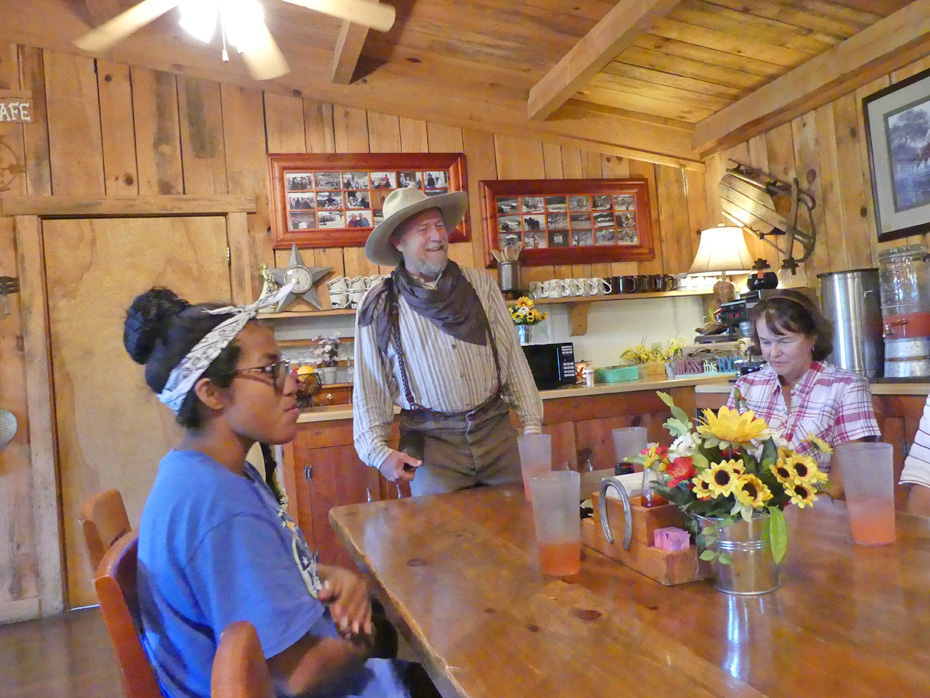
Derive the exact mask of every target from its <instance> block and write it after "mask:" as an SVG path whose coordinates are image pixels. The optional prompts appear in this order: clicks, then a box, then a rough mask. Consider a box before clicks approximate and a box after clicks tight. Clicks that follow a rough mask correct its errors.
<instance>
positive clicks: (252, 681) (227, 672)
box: [210, 620, 275, 698]
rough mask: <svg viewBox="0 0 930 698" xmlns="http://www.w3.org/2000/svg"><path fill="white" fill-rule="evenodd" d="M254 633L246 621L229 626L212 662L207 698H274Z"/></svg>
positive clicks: (266, 668) (223, 634)
mask: <svg viewBox="0 0 930 698" xmlns="http://www.w3.org/2000/svg"><path fill="white" fill-rule="evenodd" d="M274 695H275V694H274V687H273V685H272V683H271V674H270V673H269V671H268V664H266V663H265V656H264V654H262V645H261V643H260V642H259V640H258V633H256V632H255V628H254V627H253V626H252V624H251V623H249V622H248V621H244V620H240V621H236V622H235V623H230V624H229V625H227V626H226V628H225V629H224V630H223V633H222V634H221V635H220V645H219V647H217V650H216V657H215V658H214V659H213V675H212V677H211V681H210V696H211V698H274Z"/></svg>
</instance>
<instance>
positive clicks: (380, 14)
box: [284, 0, 397, 32]
mask: <svg viewBox="0 0 930 698" xmlns="http://www.w3.org/2000/svg"><path fill="white" fill-rule="evenodd" d="M284 1H285V2H289V3H291V4H292V5H299V6H300V7H306V8H307V9H308V10H316V11H317V12H322V13H323V14H327V15H332V16H333V17H338V18H339V19H344V20H347V21H349V22H352V23H353V24H361V25H362V26H365V27H370V28H372V29H376V30H377V31H379V32H386V31H387V30H388V29H390V28H391V27H392V26H394V17H395V16H396V15H397V12H396V11H395V10H394V8H393V7H392V6H391V5H386V4H384V3H378V2H368V1H367V0H284Z"/></svg>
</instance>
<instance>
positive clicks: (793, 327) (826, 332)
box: [749, 289, 833, 361]
mask: <svg viewBox="0 0 930 698" xmlns="http://www.w3.org/2000/svg"><path fill="white" fill-rule="evenodd" d="M759 318H762V319H763V320H764V321H765V326H766V327H768V328H769V331H770V332H772V333H773V334H777V335H783V334H786V333H787V332H795V333H798V334H803V335H805V336H806V337H809V338H810V339H812V340H814V347H813V350H812V351H811V357H812V358H813V359H814V361H823V360H824V359H826V358H827V357H828V356H830V354H832V353H833V325H832V324H831V322H830V321H829V320H827V318H825V317H824V316H823V313H821V312H820V308H818V307H817V304H816V303H814V301H812V300H811V299H810V298H809V297H807V296H806V295H805V294H803V293H801V292H800V291H795V290H793V289H785V290H783V291H773V292H772V293H769V294H767V295H765V296H764V297H763V298H762V300H761V301H759V302H758V303H757V304H756V305H755V306H753V308H752V310H751V311H750V313H749V321H750V322H751V323H752V341H753V343H754V344H755V345H756V348H757V349H758V348H759V333H758V332H757V331H756V321H757V320H758V319H759Z"/></svg>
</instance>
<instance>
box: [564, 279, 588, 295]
mask: <svg viewBox="0 0 930 698" xmlns="http://www.w3.org/2000/svg"><path fill="white" fill-rule="evenodd" d="M566 281H568V287H569V289H571V293H566V294H565V295H567V296H584V295H587V293H588V287H587V284H585V280H584V279H566Z"/></svg>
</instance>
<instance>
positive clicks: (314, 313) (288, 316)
mask: <svg viewBox="0 0 930 698" xmlns="http://www.w3.org/2000/svg"><path fill="white" fill-rule="evenodd" d="M355 313H356V310H355V308H346V309H342V308H339V309H337V310H332V309H330V310H306V311H304V312H296V311H295V312H286V311H285V312H283V313H259V314H258V315H257V316H256V319H258V320H296V319H298V318H315V317H329V316H332V315H355Z"/></svg>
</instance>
